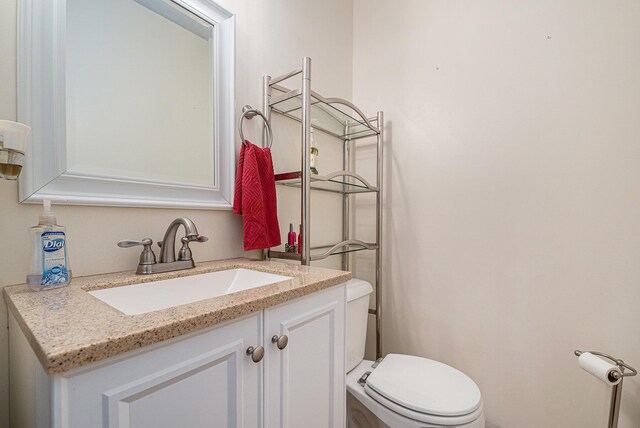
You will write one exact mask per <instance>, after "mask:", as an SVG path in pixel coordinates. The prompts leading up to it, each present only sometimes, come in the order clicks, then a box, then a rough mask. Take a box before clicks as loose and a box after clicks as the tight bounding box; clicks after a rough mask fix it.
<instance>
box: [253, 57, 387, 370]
mask: <svg viewBox="0 0 640 428" xmlns="http://www.w3.org/2000/svg"><path fill="white" fill-rule="evenodd" d="M298 76H299V77H300V86H299V87H297V88H295V89H289V88H286V87H284V86H282V85H281V83H282V82H283V81H285V80H289V79H292V78H296V77H298ZM263 112H264V114H265V115H266V118H267V122H269V123H270V121H271V113H277V114H280V115H283V116H285V117H288V118H290V119H293V120H295V121H298V122H300V124H301V129H302V136H301V142H302V156H301V162H300V171H297V172H292V173H285V174H277V175H276V183H277V184H279V185H283V186H290V187H296V188H299V189H300V217H301V225H302V232H303V234H302V239H303V242H302V252H301V253H300V254H297V253H287V252H284V251H274V250H267V251H265V253H264V256H265V258H281V259H288V260H299V261H300V263H301V264H303V265H309V264H310V263H311V262H312V261H316V260H322V259H325V258H327V257H329V256H332V255H342V268H343V269H344V270H349V253H352V252H354V251H363V250H371V251H375V259H376V263H375V266H376V268H375V300H376V302H375V309H370V310H369V313H370V314H373V315H375V317H376V358H380V357H381V356H382V341H381V319H382V290H381V289H382V166H383V143H384V114H383V112H381V111H379V112H378V113H377V115H376V116H375V117H367V116H365V114H364V113H363V112H362V111H361V110H360V109H359V108H358V107H356V106H355V105H354V104H353V103H351V102H349V101H347V100H344V99H341V98H326V97H323V96H322V95H320V94H318V93H317V92H314V91H313V90H311V58H308V57H305V58H303V60H302V67H301V68H298V69H296V70H293V71H291V72H289V73H286V74H283V75H281V76H278V77H271V76H264V77H263ZM312 118H313V129H314V130H317V131H320V132H324V133H326V134H329V135H331V136H333V137H335V138H337V139H339V140H342V141H343V144H344V148H343V156H342V163H343V170H342V171H336V172H334V173H331V174H328V175H315V174H311V173H310V169H309V159H310V153H311V122H312ZM266 132H267V127H266V126H265V139H264V141H267V135H266ZM363 138H375V139H376V148H377V171H376V183H375V185H372V184H370V183H369V182H367V180H365V179H364V178H363V177H361V176H360V175H358V174H356V173H355V172H353V171H350V165H351V151H352V150H353V149H354V145H355V144H356V143H355V141H356V140H359V139H363ZM311 190H319V191H327V192H334V193H337V194H341V196H342V241H341V242H338V243H336V244H335V245H327V246H322V247H312V246H311V236H310V233H309V230H310V227H309V226H310V223H311V215H310V214H311V210H310V201H311V199H310V198H311ZM371 192H373V193H375V194H376V242H363V241H360V240H357V239H353V238H352V237H351V236H350V233H349V219H350V216H349V204H350V195H353V194H359V193H371Z"/></svg>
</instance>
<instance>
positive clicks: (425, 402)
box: [367, 354, 482, 416]
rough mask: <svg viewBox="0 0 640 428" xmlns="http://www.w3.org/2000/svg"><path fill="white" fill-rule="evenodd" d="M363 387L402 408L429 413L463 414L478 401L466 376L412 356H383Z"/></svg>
mask: <svg viewBox="0 0 640 428" xmlns="http://www.w3.org/2000/svg"><path fill="white" fill-rule="evenodd" d="M367 386H368V387H369V388H371V389H372V390H373V391H374V392H376V393H378V394H380V395H382V396H383V397H385V398H387V399H388V400H390V401H392V402H394V403H396V404H398V405H400V406H402V407H406V408H408V409H411V410H413V411H415V412H419V413H425V414H429V415H437V416H461V415H466V414H469V413H471V412H473V411H475V410H477V409H478V408H479V407H480V406H481V403H482V397H481V395H480V389H479V388H478V385H476V384H475V382H474V381H473V380H471V378H470V377H469V376H467V375H465V374H464V373H462V372H461V371H459V370H456V369H454V368H453V367H450V366H448V365H446V364H442V363H440V362H438V361H434V360H429V359H427V358H421V357H415V356H412V355H399V354H389V355H387V356H386V357H385V358H384V360H382V362H381V363H380V364H379V365H378V367H376V368H375V369H374V370H373V371H372V372H371V375H369V377H368V378H367Z"/></svg>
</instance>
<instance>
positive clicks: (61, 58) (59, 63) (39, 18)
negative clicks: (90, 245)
mask: <svg viewBox="0 0 640 428" xmlns="http://www.w3.org/2000/svg"><path fill="white" fill-rule="evenodd" d="M171 1H173V2H174V3H176V4H178V5H180V6H182V7H184V8H185V9H187V10H189V11H191V12H192V13H194V14H195V15H198V16H199V17H200V18H202V19H204V20H206V21H208V22H210V23H211V24H213V26H214V30H213V31H214V49H213V70H214V71H213V74H214V85H213V88H214V115H215V117H214V124H215V126H214V129H215V132H214V141H213V142H212V144H214V156H215V164H214V165H215V178H214V186H201V185H200V186H197V185H194V186H191V185H184V184H175V183H166V182H157V181H156V182H154V181H151V180H138V179H136V180H133V179H127V178H119V177H115V176H105V175H98V174H86V173H82V174H79V173H74V172H72V171H69V170H68V168H67V159H66V109H65V28H66V1H65V0H21V1H20V2H19V5H20V6H19V12H18V13H19V17H18V23H19V33H18V121H19V122H22V123H25V124H27V125H29V126H31V127H32V129H33V132H32V133H31V140H30V142H29V146H28V152H27V159H26V163H25V166H24V168H23V171H22V174H21V176H20V180H19V193H20V202H26V203H37V202H41V201H42V200H43V199H50V200H52V201H54V202H55V203H58V204H72V205H108V206H126V207H157V208H202V209H230V208H231V206H232V205H233V184H234V180H235V148H234V141H235V138H234V128H235V126H234V122H235V118H234V117H235V116H234V88H235V17H234V15H232V14H231V13H229V12H228V11H226V10H224V9H222V8H221V7H219V6H218V5H216V4H215V3H213V2H212V1H211V0H171ZM105 116H106V117H108V113H107V112H105ZM187 155H188V154H187Z"/></svg>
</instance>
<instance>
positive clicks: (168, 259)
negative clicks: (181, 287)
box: [118, 217, 208, 275]
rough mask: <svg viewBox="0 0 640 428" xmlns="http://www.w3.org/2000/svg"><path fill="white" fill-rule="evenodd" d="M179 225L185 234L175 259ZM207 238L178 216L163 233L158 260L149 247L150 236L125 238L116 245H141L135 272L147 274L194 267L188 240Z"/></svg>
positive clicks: (203, 239) (150, 242) (193, 225)
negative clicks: (139, 238)
mask: <svg viewBox="0 0 640 428" xmlns="http://www.w3.org/2000/svg"><path fill="white" fill-rule="evenodd" d="M180 225H182V226H184V230H185V236H184V237H182V238H181V239H180V242H181V243H182V246H181V247H180V251H179V252H178V260H176V234H177V233H178V228H179V227H180ZM207 240H208V238H207V237H206V236H202V235H200V234H199V233H198V229H197V228H196V225H195V224H194V223H193V221H191V220H190V219H188V218H186V217H180V218H177V219H175V220H173V221H172V222H171V224H170V225H169V227H168V228H167V231H166V232H165V234H164V238H163V239H162V242H158V245H159V246H160V251H161V252H160V260H159V261H157V262H156V255H155V253H154V252H153V250H152V249H151V245H152V244H153V241H152V240H151V238H144V239H143V240H141V241H132V240H125V241H120V242H118V247H122V248H128V247H134V246H137V245H142V246H143V247H144V248H143V250H142V254H140V262H139V263H138V269H137V270H136V273H137V274H139V275H148V274H151V273H160V272H172V271H174V270H182V269H191V268H194V267H196V264H195V263H194V261H193V257H192V254H191V248H189V242H206V241H207Z"/></svg>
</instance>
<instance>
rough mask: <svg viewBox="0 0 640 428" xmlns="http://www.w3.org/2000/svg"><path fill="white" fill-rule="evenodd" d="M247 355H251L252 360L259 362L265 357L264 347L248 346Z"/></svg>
mask: <svg viewBox="0 0 640 428" xmlns="http://www.w3.org/2000/svg"><path fill="white" fill-rule="evenodd" d="M247 355H251V361H253V362H254V363H259V362H260V361H261V360H262V357H264V348H263V347H262V346H258V347H256V348H254V347H253V346H249V347H248V348H247Z"/></svg>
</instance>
